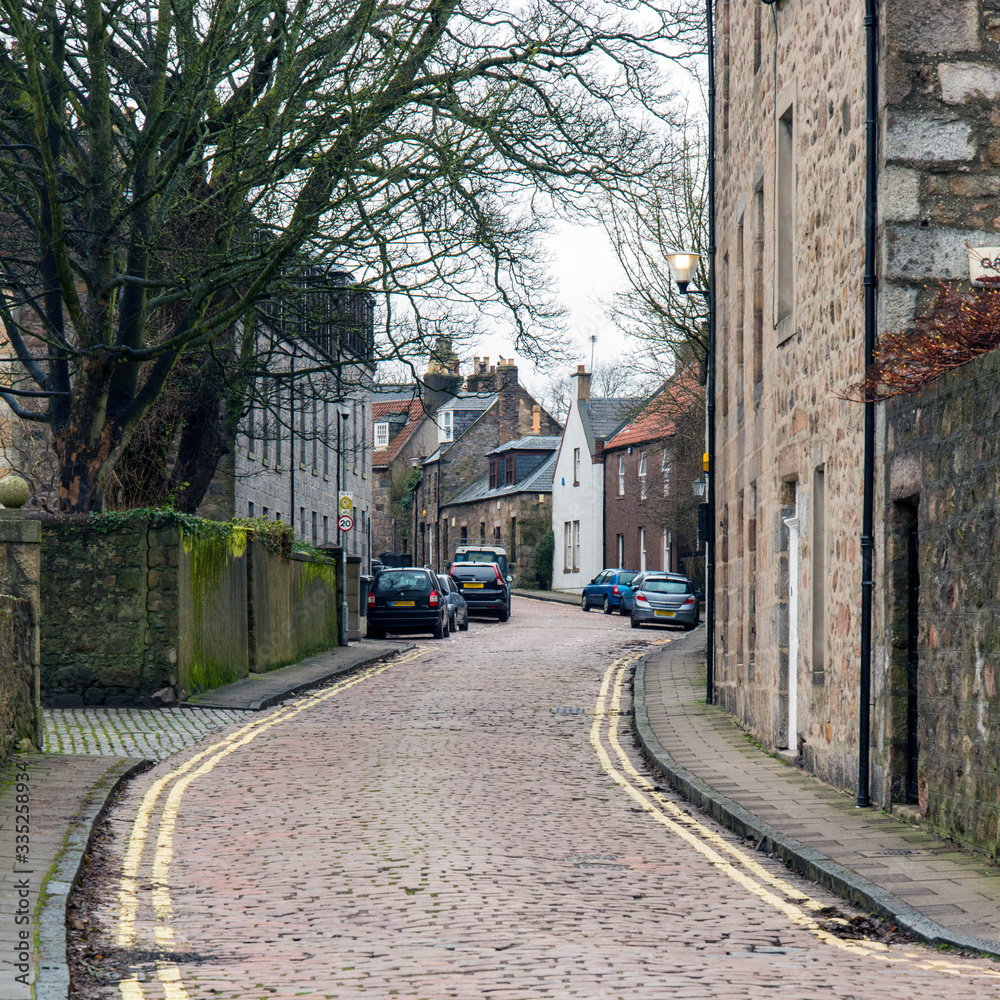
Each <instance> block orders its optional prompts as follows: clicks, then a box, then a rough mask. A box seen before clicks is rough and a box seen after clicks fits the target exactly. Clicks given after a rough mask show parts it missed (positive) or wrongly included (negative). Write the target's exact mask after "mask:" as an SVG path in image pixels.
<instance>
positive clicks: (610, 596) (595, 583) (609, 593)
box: [580, 569, 635, 615]
mask: <svg viewBox="0 0 1000 1000" xmlns="http://www.w3.org/2000/svg"><path fill="white" fill-rule="evenodd" d="M634 576H635V570H634V569H602V570H601V572H600V573H598V574H597V576H595V577H594V579H593V580H591V581H590V583H588V584H587V586H586V587H584V588H583V594H582V595H581V598H580V607H581V608H582V609H583V610H584V611H589V610H590V609H591V608H593V607H600V608H603V609H604V613H605V614H606V615H610V614H611V612H612V611H615V610H617V608H618V605H619V604H620V603H621V599H622V591H621V585H622V584H625V583H628V582H629V580H631V579H632V577H634Z"/></svg>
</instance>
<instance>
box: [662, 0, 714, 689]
mask: <svg viewBox="0 0 1000 1000" xmlns="http://www.w3.org/2000/svg"><path fill="white" fill-rule="evenodd" d="M711 7H712V5H711V0H709V2H708V28H709V44H708V65H709V75H710V84H709V113H708V117H709V125H708V128H709V140H708V148H709V156H708V161H709V162H708V169H709V184H708V202H709V206H708V216H709V221H708V244H709V246H708V288H707V289H702V288H689V286H690V284H691V276H692V275H693V274H694V272H695V270H696V269H697V267H698V262H699V261H700V260H701V254H698V253H692V252H690V251H687V250H681V251H673V252H671V253H668V254H667V267H669V268H670V276H671V277H672V278H673V279H674V281H676V282H677V288H678V290H679V291H680V293H681V295H690V294H695V295H704V296H705V298H706V299H707V300H708V351H707V358H706V361H707V368H708V371H707V372H706V373H705V375H706V379H705V438H706V442H705V443H706V449H707V450H706V453H705V473H706V479H707V482H706V481H705V479H699V480H696V481H695V482H694V483H693V484H692V485H693V487H694V493H695V496H697V497H699V498H700V497H704V498H705V502H704V503H702V504H701V505H700V506H699V509H698V535H699V541H700V540H701V538H702V537H704V540H705V627H706V629H707V632H708V634H707V636H706V637H705V703H706V704H708V705H711V704H712V702H713V701H714V700H715V163H714V160H715V141H714V139H715V137H714V130H715V73H714V67H713V65H712V60H713V58H714V51H713V49H714V47H713V43H712V10H711ZM703 532H704V534H703Z"/></svg>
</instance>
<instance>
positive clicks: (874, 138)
mask: <svg viewBox="0 0 1000 1000" xmlns="http://www.w3.org/2000/svg"><path fill="white" fill-rule="evenodd" d="M876 2H877V0H866V3H865V41H866V44H867V77H868V80H867V104H868V110H867V119H866V122H865V128H866V130H867V140H868V144H867V153H866V156H867V162H866V164H865V188H866V191H865V370H866V371H867V369H868V368H869V367H870V366H871V364H872V362H873V361H874V355H875V296H876V292H877V289H878V277H877V275H876V263H875V250H876V239H877V237H878V203H877V200H876V184H877V183H878V121H877V116H878V77H877V75H876V74H877V71H878V13H877V9H876ZM862 504H863V509H862V515H861V670H860V674H861V677H860V681H861V683H860V692H859V710H858V808H859V809H865V808H867V807H868V806H869V805H871V799H870V795H869V792H870V760H869V748H870V741H871V681H872V593H873V591H874V589H875V581H874V579H873V577H874V573H873V568H872V564H873V561H874V560H873V555H874V552H873V549H874V546H875V539H874V537H873V536H874V523H875V403H874V402H873V401H872V400H870V399H867V398H866V400H865V456H864V496H863V501H862Z"/></svg>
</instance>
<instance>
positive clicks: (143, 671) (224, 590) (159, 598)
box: [41, 519, 337, 707]
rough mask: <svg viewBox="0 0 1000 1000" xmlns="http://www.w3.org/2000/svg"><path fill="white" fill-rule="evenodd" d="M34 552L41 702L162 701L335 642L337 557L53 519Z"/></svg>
mask: <svg viewBox="0 0 1000 1000" xmlns="http://www.w3.org/2000/svg"><path fill="white" fill-rule="evenodd" d="M208 523H212V522H208ZM41 551H42V573H41V576H42V586H41V603H42V627H41V688H42V697H43V701H44V702H45V703H46V704H48V705H52V706H62V707H69V706H74V705H83V704H88V705H109V706H113V705H127V704H149V703H150V700H151V698H152V696H153V695H154V694H155V695H157V699H156V700H157V701H159V702H161V703H162V702H167V703H169V702H170V701H171V700H172V699H173V698H180V699H183V698H185V697H187V696H188V695H192V694H195V693H197V692H199V691H204V690H207V689H208V688H212V687H217V686H219V685H222V684H227V683H229V682H230V681H234V680H237V679H239V678H241V677H246V676H247V674H248V673H250V672H258V671H265V670H270V669H273V668H275V667H280V666H285V665H286V664H289V663H295V662H297V661H298V660H300V659H302V658H303V657H305V656H308V655H310V654H312V653H315V652H318V651H320V650H321V649H326V648H330V647H332V646H334V645H336V643H337V596H336V587H337V570H336V565H335V562H334V561H333V560H332V559H329V558H326V557H323V556H313V555H300V554H294V555H292V556H291V557H290V558H289V557H287V556H285V555H283V554H281V553H280V552H277V551H272V550H271V549H270V548H269V547H268V546H267V545H265V544H264V543H263V542H261V541H259V540H257V539H255V538H253V537H252V533H251V532H247V531H245V530H244V529H241V528H230V529H227V530H216V529H213V530H209V531H205V532H202V533H199V534H193V533H190V532H189V533H187V534H185V532H184V529H183V528H182V527H181V526H180V525H178V524H168V525H165V526H164V525H153V524H151V523H150V522H149V521H146V520H134V521H127V522H124V523H119V522H111V523H110V525H109V524H108V523H104V522H102V520H101V519H97V520H96V521H90V520H88V521H52V522H46V523H44V524H43V529H42V544H41Z"/></svg>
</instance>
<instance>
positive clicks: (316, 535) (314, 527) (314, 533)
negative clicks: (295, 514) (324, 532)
mask: <svg viewBox="0 0 1000 1000" xmlns="http://www.w3.org/2000/svg"><path fill="white" fill-rule="evenodd" d="M318 525H319V519H318V518H317V516H316V511H313V512H312V543H313V545H317V544H318V543H319V530H318Z"/></svg>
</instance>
